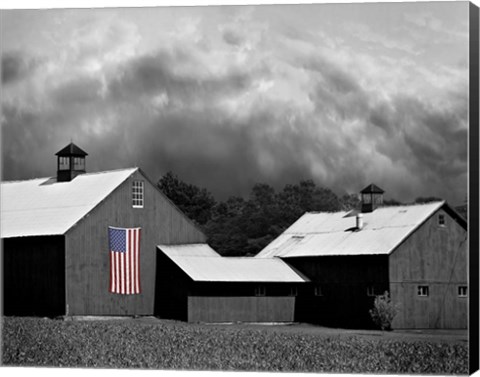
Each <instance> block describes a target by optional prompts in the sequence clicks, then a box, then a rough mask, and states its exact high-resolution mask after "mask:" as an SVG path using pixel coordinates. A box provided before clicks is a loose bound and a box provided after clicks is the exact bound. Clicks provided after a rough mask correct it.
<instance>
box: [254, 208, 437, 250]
mask: <svg viewBox="0 0 480 377" xmlns="http://www.w3.org/2000/svg"><path fill="white" fill-rule="evenodd" d="M443 204H444V202H443V201H442V202H434V203H429V204H419V205H409V206H392V207H381V208H378V209H376V210H375V211H373V212H370V213H363V214H362V215H363V224H364V225H363V228H362V229H361V230H357V229H356V212H334V213H328V212H319V213H306V214H305V215H303V216H302V217H301V218H300V219H298V220H297V221H296V222H295V223H294V224H292V225H291V226H290V227H289V228H288V229H287V230H286V231H285V232H283V233H282V234H281V235H280V236H279V237H277V238H276V239H275V240H273V241H272V242H271V243H270V244H269V245H267V246H266V247H265V248H264V249H263V250H262V251H261V252H260V253H258V254H257V255H256V257H257V258H272V257H275V256H276V257H298V256H326V255H377V254H389V253H391V252H392V251H393V250H394V249H395V248H396V247H397V246H398V245H399V244H400V243H401V242H402V241H403V240H404V239H405V238H406V237H408V235H410V234H411V232H413V231H414V230H415V229H416V228H417V227H418V226H419V225H420V224H421V223H423V222H424V221H425V220H426V219H427V218H428V217H430V216H431V215H432V214H433V213H434V212H435V211H437V210H438V209H439V208H440V207H442V205H443Z"/></svg>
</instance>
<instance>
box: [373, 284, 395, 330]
mask: <svg viewBox="0 0 480 377" xmlns="http://www.w3.org/2000/svg"><path fill="white" fill-rule="evenodd" d="M397 313H398V307H397V306H396V305H395V304H394V303H393V302H392V300H391V299H390V295H389V294H388V291H385V293H384V294H383V295H380V296H376V297H375V301H374V303H373V309H371V310H370V316H371V317H372V320H373V322H374V323H375V324H376V325H377V326H378V327H380V329H381V330H382V331H384V330H387V331H390V330H392V321H393V319H394V318H395V316H396V315H397Z"/></svg>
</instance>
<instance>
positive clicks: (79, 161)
mask: <svg viewBox="0 0 480 377" xmlns="http://www.w3.org/2000/svg"><path fill="white" fill-rule="evenodd" d="M73 170H85V159H84V158H83V157H74V158H73Z"/></svg>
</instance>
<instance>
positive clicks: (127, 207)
mask: <svg viewBox="0 0 480 377" xmlns="http://www.w3.org/2000/svg"><path fill="white" fill-rule="evenodd" d="M133 180H142V181H144V182H145V184H144V187H145V192H144V207H143V208H132V181H133ZM108 226H115V227H141V228H142V233H141V244H140V284H141V289H142V293H141V294H138V295H119V294H112V293H109V292H108V284H109V276H110V275H109V274H110V265H109V263H110V260H109V250H108V247H109V246H108V230H107V229H108ZM195 242H205V236H204V235H203V233H201V232H200V231H199V230H198V229H197V228H196V227H195V226H194V224H193V223H192V222H191V221H190V220H188V219H187V218H186V216H185V215H184V214H183V213H181V212H180V211H179V210H178V209H177V208H176V207H175V206H174V205H173V204H172V203H171V202H170V201H169V200H168V199H167V198H166V197H165V196H163V194H161V193H160V192H159V191H158V190H157V189H156V187H155V186H153V185H152V184H151V183H150V182H149V181H148V180H147V179H146V178H145V177H144V176H143V175H142V174H141V173H140V172H138V171H137V172H135V173H134V174H133V175H132V176H131V177H130V178H128V179H127V180H126V181H125V182H124V183H123V184H122V185H120V186H119V187H118V188H117V189H116V190H115V191H114V192H113V193H112V194H111V195H109V196H108V197H107V198H106V199H105V200H104V201H103V202H102V203H101V204H100V205H98V206H97V207H96V208H95V209H93V210H92V211H91V212H90V214H89V215H87V216H86V217H85V218H84V219H82V220H81V221H80V222H79V223H78V224H76V225H75V226H74V227H73V228H72V229H71V230H70V231H69V232H67V234H66V251H67V253H66V280H67V292H66V297H67V314H68V315H152V314H153V312H154V299H155V267H156V253H157V251H156V245H158V244H161V243H166V244H168V243H195Z"/></svg>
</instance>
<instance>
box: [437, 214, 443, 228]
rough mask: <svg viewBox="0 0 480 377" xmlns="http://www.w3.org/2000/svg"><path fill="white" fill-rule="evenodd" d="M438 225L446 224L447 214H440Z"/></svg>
mask: <svg viewBox="0 0 480 377" xmlns="http://www.w3.org/2000/svg"><path fill="white" fill-rule="evenodd" d="M438 225H439V226H445V215H442V214H440V215H438Z"/></svg>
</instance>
